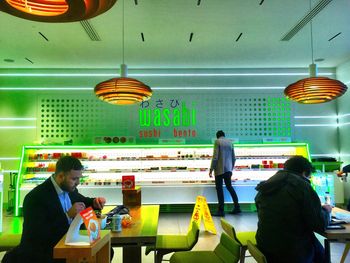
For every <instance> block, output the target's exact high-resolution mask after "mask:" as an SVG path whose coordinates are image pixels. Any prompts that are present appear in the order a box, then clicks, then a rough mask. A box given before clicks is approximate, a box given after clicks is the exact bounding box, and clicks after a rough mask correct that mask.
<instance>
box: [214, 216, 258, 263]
mask: <svg viewBox="0 0 350 263" xmlns="http://www.w3.org/2000/svg"><path fill="white" fill-rule="evenodd" d="M221 227H222V229H223V230H224V231H225V232H226V233H227V234H228V235H229V236H230V237H231V238H233V239H234V240H236V241H237V242H238V243H239V244H240V245H241V256H240V261H239V262H241V263H244V260H245V253H246V251H247V249H248V246H247V241H248V240H250V241H251V242H252V243H253V244H254V245H256V240H255V234H256V231H249V232H237V233H236V231H235V228H234V227H233V226H232V225H231V224H230V223H229V222H227V221H226V220H225V219H224V218H221Z"/></svg>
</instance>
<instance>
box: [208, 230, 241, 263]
mask: <svg viewBox="0 0 350 263" xmlns="http://www.w3.org/2000/svg"><path fill="white" fill-rule="evenodd" d="M240 251H241V245H240V244H239V243H238V242H237V241H236V240H234V239H232V238H231V237H229V236H228V235H227V234H226V233H222V234H221V236H220V243H219V244H218V245H217V246H216V247H215V249H214V253H215V254H216V255H217V256H218V257H219V258H220V259H221V260H222V262H224V263H237V262H238V261H239V259H240Z"/></svg>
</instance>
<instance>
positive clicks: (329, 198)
mask: <svg viewBox="0 0 350 263" xmlns="http://www.w3.org/2000/svg"><path fill="white" fill-rule="evenodd" d="M324 199H325V204H327V205H332V198H331V195H330V194H329V192H326V193H325V195H324Z"/></svg>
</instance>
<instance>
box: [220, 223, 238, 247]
mask: <svg viewBox="0 0 350 263" xmlns="http://www.w3.org/2000/svg"><path fill="white" fill-rule="evenodd" d="M220 222H221V227H222V229H223V230H224V231H225V233H226V234H227V235H228V236H229V237H231V238H232V239H234V240H236V241H237V242H238V243H239V244H240V245H241V246H242V243H241V241H239V239H238V238H237V235H236V231H235V228H234V227H233V225H231V224H230V223H229V222H227V221H226V220H225V219H224V218H222V217H221V219H220Z"/></svg>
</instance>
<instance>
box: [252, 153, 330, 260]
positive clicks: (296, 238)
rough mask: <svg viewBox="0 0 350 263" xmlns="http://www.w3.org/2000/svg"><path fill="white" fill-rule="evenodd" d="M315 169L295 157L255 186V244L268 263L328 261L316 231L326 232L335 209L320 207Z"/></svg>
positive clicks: (301, 158) (305, 160)
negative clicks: (312, 177) (312, 181)
mask: <svg viewBox="0 0 350 263" xmlns="http://www.w3.org/2000/svg"><path fill="white" fill-rule="evenodd" d="M312 169H313V167H312V165H311V163H310V162H309V161H308V160H307V159H306V158H304V157H302V156H294V157H291V158H290V159H289V160H287V161H286V162H285V164H284V170H282V171H278V172H277V173H276V174H275V175H273V176H272V177H271V178H270V179H268V180H267V181H264V182H261V183H260V184H259V185H258V186H257V187H256V190H257V191H258V194H257V195H256V197H255V203H256V208H257V211H258V230H257V233H256V241H257V246H258V248H259V249H260V250H261V251H262V252H263V254H264V255H265V256H266V259H267V262H269V263H280V262H284V263H312V262H325V252H324V249H323V247H322V245H321V244H320V242H319V241H318V240H317V238H316V237H315V234H314V232H317V233H323V232H324V231H325V228H326V226H327V224H328V221H329V213H330V212H331V210H332V207H331V206H330V205H323V206H321V203H320V199H319V197H318V195H317V193H316V192H315V191H314V189H313V188H312V187H311V184H310V181H309V179H308V177H309V176H310V175H311V171H312Z"/></svg>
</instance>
